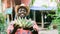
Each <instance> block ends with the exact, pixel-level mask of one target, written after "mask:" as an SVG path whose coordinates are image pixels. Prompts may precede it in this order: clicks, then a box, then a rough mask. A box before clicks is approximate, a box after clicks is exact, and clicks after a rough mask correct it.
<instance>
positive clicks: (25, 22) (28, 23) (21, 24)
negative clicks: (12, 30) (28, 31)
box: [15, 18, 33, 28]
mask: <svg viewBox="0 0 60 34" xmlns="http://www.w3.org/2000/svg"><path fill="white" fill-rule="evenodd" d="M15 24H16V25H19V27H22V28H30V27H32V26H33V23H32V20H31V19H29V20H27V19H26V18H25V19H23V18H22V19H21V18H19V19H17V20H16V21H15Z"/></svg>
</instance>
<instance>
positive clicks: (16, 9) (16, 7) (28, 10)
mask: <svg viewBox="0 0 60 34" xmlns="http://www.w3.org/2000/svg"><path fill="white" fill-rule="evenodd" d="M21 7H24V8H26V9H27V13H26V16H27V15H28V14H29V12H30V9H29V6H26V5H24V4H21V5H16V6H15V12H16V14H17V12H18V9H19V8H21Z"/></svg>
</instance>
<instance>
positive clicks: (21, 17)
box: [7, 4, 38, 34]
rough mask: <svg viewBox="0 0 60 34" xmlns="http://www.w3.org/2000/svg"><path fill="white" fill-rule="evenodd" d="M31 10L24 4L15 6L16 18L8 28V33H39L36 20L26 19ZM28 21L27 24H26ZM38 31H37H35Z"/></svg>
mask: <svg viewBox="0 0 60 34" xmlns="http://www.w3.org/2000/svg"><path fill="white" fill-rule="evenodd" d="M29 12H30V10H29V8H28V7H27V6H25V5H24V4H21V5H17V6H16V7H15V13H16V18H17V19H16V20H14V21H12V22H11V23H10V25H9V26H8V29H7V34H38V26H37V24H36V22H35V21H32V20H28V19H26V16H27V15H28V14H29ZM26 23H27V25H25V24H26ZM35 32H36V33H35Z"/></svg>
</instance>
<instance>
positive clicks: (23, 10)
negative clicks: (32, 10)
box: [16, 5, 29, 17]
mask: <svg viewBox="0 0 60 34" xmlns="http://www.w3.org/2000/svg"><path fill="white" fill-rule="evenodd" d="M16 13H17V16H18V17H19V16H20V17H25V16H27V15H28V14H29V7H27V6H25V5H20V6H18V7H17V8H16Z"/></svg>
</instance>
